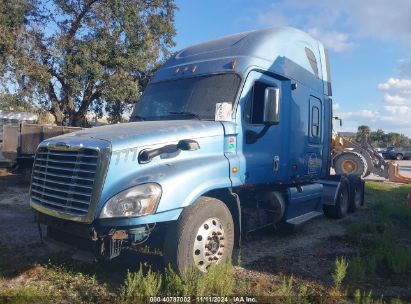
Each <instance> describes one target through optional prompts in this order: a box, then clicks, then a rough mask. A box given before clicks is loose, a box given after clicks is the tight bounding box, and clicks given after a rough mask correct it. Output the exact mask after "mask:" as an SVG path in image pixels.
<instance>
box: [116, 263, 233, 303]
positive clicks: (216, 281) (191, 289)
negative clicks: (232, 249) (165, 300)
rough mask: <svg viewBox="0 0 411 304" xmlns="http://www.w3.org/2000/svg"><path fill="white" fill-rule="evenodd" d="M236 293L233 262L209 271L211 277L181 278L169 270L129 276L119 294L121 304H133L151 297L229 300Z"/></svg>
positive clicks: (187, 274)
mask: <svg viewBox="0 0 411 304" xmlns="http://www.w3.org/2000/svg"><path fill="white" fill-rule="evenodd" d="M233 290H234V268H233V265H232V264H231V262H228V263H221V264H218V265H215V266H212V267H210V268H209V270H208V273H206V274H204V273H200V272H198V271H197V270H196V269H189V270H187V271H186V272H185V273H184V275H183V276H182V277H180V276H179V275H178V274H176V273H175V272H174V270H173V269H172V268H171V267H170V266H169V267H168V268H166V269H165V272H164V273H160V272H153V271H152V270H151V269H150V268H149V269H148V271H147V272H146V273H144V271H143V269H142V267H140V270H139V271H138V272H136V273H130V272H128V273H127V277H126V279H125V282H124V285H123V287H122V288H121V291H120V302H122V303H133V302H135V301H141V300H142V297H148V296H193V295H194V296H230V295H232V294H233Z"/></svg>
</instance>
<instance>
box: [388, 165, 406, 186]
mask: <svg viewBox="0 0 411 304" xmlns="http://www.w3.org/2000/svg"><path fill="white" fill-rule="evenodd" d="M388 180H389V181H390V182H394V183H401V184H411V178H409V177H405V176H402V175H401V174H400V165H399V164H398V163H396V162H395V161H390V162H389V163H388Z"/></svg>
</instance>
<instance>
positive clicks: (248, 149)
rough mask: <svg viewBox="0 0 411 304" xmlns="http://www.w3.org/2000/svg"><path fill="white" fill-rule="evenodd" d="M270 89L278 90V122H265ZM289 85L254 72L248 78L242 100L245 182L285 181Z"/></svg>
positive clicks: (286, 81) (284, 80)
mask: <svg viewBox="0 0 411 304" xmlns="http://www.w3.org/2000/svg"><path fill="white" fill-rule="evenodd" d="M267 88H278V89H279V101H280V102H279V122H278V123H276V124H271V125H270V124H265V123H264V96H265V94H266V89H267ZM290 94H291V93H290V82H289V81H288V80H286V79H281V78H276V77H272V76H268V75H265V74H262V73H260V72H257V71H253V72H251V73H250V74H249V75H248V78H247V81H246V84H245V86H244V89H243V95H242V98H241V103H242V109H243V113H242V130H243V155H244V160H245V183H246V184H265V183H275V182H281V181H284V180H285V177H286V172H288V169H287V166H288V164H287V155H286V151H287V150H288V141H287V136H289V135H286V134H285V129H286V121H287V120H288V117H287V115H286V113H287V107H288V104H287V102H286V99H287V98H288V97H287V96H290Z"/></svg>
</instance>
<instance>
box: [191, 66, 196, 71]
mask: <svg viewBox="0 0 411 304" xmlns="http://www.w3.org/2000/svg"><path fill="white" fill-rule="evenodd" d="M195 71H197V66H196V65H195V66H193V68H192V69H191V73H194V72H195Z"/></svg>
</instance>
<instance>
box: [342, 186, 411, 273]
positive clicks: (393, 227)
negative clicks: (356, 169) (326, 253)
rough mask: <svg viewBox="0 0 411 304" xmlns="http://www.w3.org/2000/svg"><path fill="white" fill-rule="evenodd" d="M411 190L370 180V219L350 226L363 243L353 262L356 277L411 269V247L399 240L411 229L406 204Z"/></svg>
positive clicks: (409, 187)
mask: <svg viewBox="0 0 411 304" xmlns="http://www.w3.org/2000/svg"><path fill="white" fill-rule="evenodd" d="M410 191H411V186H409V185H404V186H400V187H392V186H388V185H385V184H382V183H375V182H367V184H366V195H367V197H368V198H369V201H370V204H371V209H370V218H369V220H368V221H366V222H362V223H356V224H353V225H352V226H351V227H350V229H349V235H350V237H351V238H352V239H353V240H354V242H356V243H358V245H359V252H358V253H357V255H355V256H354V257H353V258H352V259H351V261H350V267H349V273H350V275H351V276H352V277H354V278H359V279H363V278H365V277H366V276H369V275H374V274H376V273H383V274H384V275H387V274H388V275H389V274H402V273H406V272H408V271H409V270H411V250H409V249H408V248H406V247H405V246H404V245H403V244H401V243H400V242H398V239H399V237H400V236H401V235H404V234H406V235H407V234H409V233H410V232H411V209H410V208H408V207H407V205H406V202H407V195H408V193H409V192H410Z"/></svg>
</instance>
